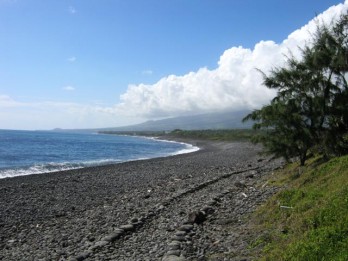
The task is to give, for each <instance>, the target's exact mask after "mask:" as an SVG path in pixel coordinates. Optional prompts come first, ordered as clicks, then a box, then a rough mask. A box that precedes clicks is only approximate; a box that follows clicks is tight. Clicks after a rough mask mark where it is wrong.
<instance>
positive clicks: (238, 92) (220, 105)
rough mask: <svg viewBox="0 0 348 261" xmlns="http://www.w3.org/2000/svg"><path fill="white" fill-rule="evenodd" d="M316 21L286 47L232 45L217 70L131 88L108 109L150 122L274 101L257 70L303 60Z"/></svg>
mask: <svg viewBox="0 0 348 261" xmlns="http://www.w3.org/2000/svg"><path fill="white" fill-rule="evenodd" d="M347 7H348V1H346V2H345V4H339V5H337V6H333V7H331V8H329V9H328V10H327V11H325V12H324V13H322V14H321V15H319V16H318V17H317V18H318V20H319V21H323V22H326V23H328V22H330V21H331V19H332V18H334V17H336V18H338V16H339V14H340V13H341V12H342V11H343V10H347ZM316 26H317V22H316V21H315V20H314V19H313V20H312V21H310V22H309V23H308V24H307V25H305V26H303V27H302V28H300V29H299V30H296V31H294V32H293V33H291V34H290V35H289V36H288V38H287V39H285V40H284V41H283V42H282V43H275V42H273V41H260V42H259V43H257V44H256V45H255V46H254V48H253V49H247V48H243V47H242V46H239V47H232V48H230V49H228V50H226V51H225V52H224V53H223V54H222V55H221V57H220V59H219V61H218V66H217V68H216V69H214V70H208V69H207V68H201V69H199V70H198V71H196V72H190V73H188V74H186V75H183V76H177V75H170V76H167V77H164V78H162V79H160V80H159V81H158V82H157V83H155V84H152V85H147V84H139V85H129V87H128V89H127V91H126V93H124V94H123V95H121V97H120V98H121V103H119V104H117V105H115V106H114V107H113V108H106V109H105V110H106V111H109V112H111V111H114V112H116V113H121V114H128V115H139V116H144V117H147V118H159V117H169V116H177V115H185V114H195V113H203V112H211V111H219V110H240V109H246V108H248V109H253V108H259V107H260V106H262V105H264V104H266V103H268V102H269V100H270V99H271V98H273V97H274V95H275V92H274V91H272V90H269V89H267V88H266V87H264V86H263V85H262V76H261V75H260V73H259V72H258V71H257V70H256V68H258V69H261V70H262V71H264V72H266V73H267V72H269V70H270V69H272V68H274V67H276V66H282V65H284V63H285V54H289V50H290V51H291V53H292V54H293V55H294V56H295V57H298V56H299V54H300V51H299V47H301V46H304V45H305V44H306V42H307V41H309V39H310V35H311V33H312V32H314V31H315V29H316Z"/></svg>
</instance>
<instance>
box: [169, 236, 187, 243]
mask: <svg viewBox="0 0 348 261" xmlns="http://www.w3.org/2000/svg"><path fill="white" fill-rule="evenodd" d="M172 240H175V241H179V242H183V241H186V239H185V236H173V237H172Z"/></svg>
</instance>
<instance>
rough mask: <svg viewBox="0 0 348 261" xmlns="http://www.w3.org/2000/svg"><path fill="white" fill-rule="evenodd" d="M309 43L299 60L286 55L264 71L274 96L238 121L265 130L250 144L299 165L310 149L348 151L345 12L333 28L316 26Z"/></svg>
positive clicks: (347, 16) (326, 152) (331, 152)
mask: <svg viewBox="0 0 348 261" xmlns="http://www.w3.org/2000/svg"><path fill="white" fill-rule="evenodd" d="M312 41H313V43H312V45H311V47H309V46H307V47H306V48H304V49H303V50H302V59H301V60H296V59H295V58H293V57H291V58H289V59H288V61H287V65H286V66H285V67H283V68H277V69H274V70H272V71H271V73H270V75H268V76H267V75H266V74H263V75H264V85H265V86H267V87H268V88H271V89H276V90H277V91H278V93H277V96H276V97H275V98H274V99H273V100H272V101H271V103H270V104H269V105H266V106H264V107H262V108H261V109H259V110H255V111H253V112H252V113H250V114H249V115H247V116H246V117H245V118H244V119H243V121H247V120H253V121H255V124H254V126H253V128H254V129H261V130H266V132H263V133H262V135H258V136H257V137H255V138H254V139H253V141H254V142H261V143H262V144H264V145H265V147H266V149H267V151H268V152H269V153H272V154H275V155H276V156H279V157H284V158H285V159H290V158H292V157H299V159H300V163H301V165H304V163H305V161H306V160H307V154H308V152H309V150H316V152H319V153H321V154H323V155H324V156H325V157H330V156H332V155H344V154H346V153H348V142H347V133H348V106H346V103H347V101H348V85H347V80H346V74H347V72H348V14H345V15H342V16H341V17H340V19H339V20H338V22H337V23H336V24H334V25H333V26H327V25H320V26H319V25H318V28H317V32H316V34H315V35H314V36H313V40H312Z"/></svg>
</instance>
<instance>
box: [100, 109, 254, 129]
mask: <svg viewBox="0 0 348 261" xmlns="http://www.w3.org/2000/svg"><path fill="white" fill-rule="evenodd" d="M248 113H250V111H247V110H243V111H237V112H220V113H207V114H200V115H193V116H181V117H175V118H168V119H163V120H151V121H146V122H144V123H140V124H135V125H130V126H124V127H116V128H105V129H103V130H110V131H172V130H175V129H182V130H206V129H244V128H250V127H251V123H242V119H243V118H244V117H245V116H246V115H247V114H248Z"/></svg>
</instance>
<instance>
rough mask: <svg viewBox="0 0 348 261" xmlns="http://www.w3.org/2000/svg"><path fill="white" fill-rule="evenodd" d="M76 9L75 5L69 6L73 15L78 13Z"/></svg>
mask: <svg viewBox="0 0 348 261" xmlns="http://www.w3.org/2000/svg"><path fill="white" fill-rule="evenodd" d="M76 12H77V11H76V9H75V7H73V6H69V13H70V14H72V15H74V14H76Z"/></svg>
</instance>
